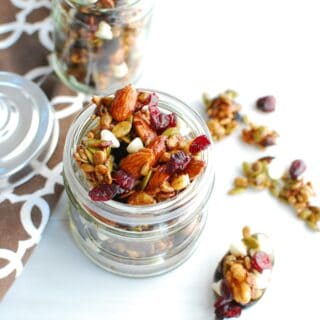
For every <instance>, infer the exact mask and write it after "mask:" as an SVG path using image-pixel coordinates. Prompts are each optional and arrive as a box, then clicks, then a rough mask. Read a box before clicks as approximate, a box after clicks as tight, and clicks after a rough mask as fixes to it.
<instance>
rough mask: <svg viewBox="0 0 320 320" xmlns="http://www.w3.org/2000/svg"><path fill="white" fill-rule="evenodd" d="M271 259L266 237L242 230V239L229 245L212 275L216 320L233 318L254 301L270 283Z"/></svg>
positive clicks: (272, 259)
mask: <svg viewBox="0 0 320 320" xmlns="http://www.w3.org/2000/svg"><path fill="white" fill-rule="evenodd" d="M273 263H274V257H273V252H272V248H271V246H270V243H269V240H268V238H267V237H266V236H265V235H263V234H251V233H250V229H249V228H248V227H244V228H243V239H242V240H241V241H240V242H236V243H232V244H231V246H230V249H229V251H228V253H227V254H226V255H225V256H224V257H223V259H222V261H221V262H220V264H219V266H218V268H217V270H216V272H215V276H214V283H213V285H212V288H213V290H214V292H215V294H216V295H217V301H216V303H215V308H216V309H215V313H216V317H217V319H224V318H231V317H236V316H239V315H240V314H241V311H242V309H243V308H246V307H247V306H249V305H251V304H252V303H253V302H256V301H258V300H259V299H260V298H261V297H262V295H263V293H264V292H265V290H266V289H267V286H268V284H269V281H270V277H271V269H272V267H273Z"/></svg>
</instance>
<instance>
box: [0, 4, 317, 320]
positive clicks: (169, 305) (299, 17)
mask: <svg viewBox="0 0 320 320" xmlns="http://www.w3.org/2000/svg"><path fill="white" fill-rule="evenodd" d="M317 4H318V3H317V1H307V0H305V1H290V2H289V1H279V0H277V1H276V0H268V1H253V0H252V1H246V0H243V1H239V0H232V1H231V0H223V1H222V0H217V1H211V0H206V1H205V0H199V1H197V2H196V3H191V2H185V1H184V2H182V1H178V0H176V1H169V0H161V1H158V6H157V9H156V12H155V16H154V24H153V30H152V31H153V32H152V37H151V41H150V42H151V50H150V52H149V58H148V64H147V68H146V71H145V74H144V76H143V78H142V79H141V81H140V82H139V84H138V85H139V86H141V87H151V88H152V87H153V88H157V89H159V90H164V91H167V92H168V93H172V94H173V95H176V96H177V97H179V98H181V99H182V100H184V101H186V102H188V103H189V104H192V105H194V106H195V108H199V109H200V108H201V103H200V99H199V98H200V97H201V94H202V92H203V91H204V90H207V91H209V92H210V93H212V94H216V93H218V92H220V91H222V90H225V89H227V88H231V89H235V90H237V91H238V92H239V93H240V97H239V101H240V102H241V103H242V105H243V109H244V111H245V112H248V113H249V112H250V114H251V115H252V116H251V118H253V120H256V121H257V122H259V123H265V124H269V125H270V126H272V127H273V128H275V129H277V130H278V131H279V133H280V135H281V137H280V139H279V143H278V146H277V147H276V148H274V149H273V150H272V151H270V153H272V154H277V155H279V157H280V159H282V160H284V162H290V160H293V159H296V158H303V159H305V160H306V162H307V165H308V175H309V176H311V178H312V180H313V181H314V184H315V186H316V187H317V189H319V188H318V187H319V186H320V169H319V163H320V154H319V152H317V151H318V144H319V143H318V137H319V135H318V133H317V128H318V127H319V124H318V123H319V120H318V115H319V112H318V109H319V108H320V106H319V104H320V102H319V97H318V95H319V94H318V86H319V75H320V64H319V61H320V60H319V57H320V45H319V43H320V37H319V30H320V20H319V10H318V6H317ZM183 5H184V6H183ZM264 94H274V95H275V96H276V97H277V100H278V103H277V111H276V112H275V113H274V114H270V115H261V114H258V113H257V112H255V111H254V108H253V102H254V101H255V99H256V98H257V97H259V96H261V95H264ZM214 152H215V155H216V158H215V159H216V173H217V174H216V185H215V190H214V194H213V199H212V202H211V203H210V214H209V219H208V223H207V226H206V229H205V232H204V234H203V236H202V242H201V244H200V246H199V249H198V250H197V252H196V253H195V254H194V255H193V256H192V257H191V258H190V260H188V261H187V262H186V263H185V264H184V265H183V266H181V267H180V268H178V269H176V270H175V271H173V272H171V273H168V274H166V275H164V276H161V277H157V278H152V279H144V280H133V279H127V278H121V277H118V276H114V275H111V274H109V273H106V272H104V271H102V270H100V269H99V268H98V267H96V266H95V265H93V264H92V263H91V262H90V261H89V260H88V259H87V258H86V257H84V256H83V255H82V253H81V252H80V251H79V250H78V248H77V247H76V246H75V244H74V241H73V239H72V238H71V236H70V234H69V231H68V227H67V220H66V214H65V200H62V201H61V203H60V205H59V207H58V209H57V210H56V211H57V212H56V213H55V214H54V215H53V217H52V218H51V220H50V222H49V224H48V227H47V230H46V231H45V233H44V236H43V239H42V241H41V242H40V245H39V247H38V248H37V249H36V251H35V253H34V255H33V256H32V258H31V260H30V262H29V263H28V264H27V266H26V268H25V270H24V272H23V274H22V275H21V277H20V278H19V279H18V280H17V282H16V284H15V285H14V286H13V287H12V289H11V290H10V291H9V293H8V295H7V296H6V298H5V300H4V301H3V303H2V304H1V305H0V319H1V320H20V319H23V320H29V319H30V320H31V319H32V320H40V319H41V320H43V319H46V320H50V319H55V320H56V319H59V320H73V319H76V320H82V319H86V320H87V319H94V320H100V319H108V320H109V319H112V320H117V319H128V318H130V319H139V320H145V319H183V320H198V319H199V320H203V319H212V318H213V309H212V303H213V297H212V294H211V278H212V274H213V271H214V268H215V265H216V263H217V262H218V261H219V259H220V257H221V256H222V254H223V253H224V252H225V250H227V249H228V247H229V243H230V241H231V240H234V239H237V238H238V237H239V236H240V232H241V227H242V226H243V225H244V224H249V225H250V226H251V228H252V229H253V230H254V231H261V232H264V233H267V234H269V236H270V237H271V238H272V239H273V242H274V244H275V250H276V265H275V269H274V274H273V280H272V284H271V286H270V288H269V289H268V291H267V293H266V295H265V296H264V298H263V299H262V300H261V301H260V302H259V304H257V305H256V306H254V307H252V308H251V309H250V310H247V311H246V312H244V313H243V315H242V319H248V320H251V319H252V320H253V319H254V320H256V319H259V320H269V319H273V318H276V319H280V318H282V319H308V318H309V319H316V318H318V313H319V312H318V300H319V299H318V287H319V285H320V280H319V277H318V270H319V269H320V258H319V257H320V255H319V249H318V248H319V241H320V240H319V234H317V233H312V232H311V231H309V230H308V229H307V228H306V227H305V226H304V224H303V223H302V222H301V221H299V220H297V219H296V218H295V217H294V214H293V212H292V211H291V210H289V209H287V208H286V207H285V206H284V205H281V204H279V203H278V202H277V201H275V200H274V199H272V198H271V197H270V196H269V195H268V194H266V193H264V192H262V193H255V194H253V193H247V194H244V195H241V196H235V197H228V196H227V195H226V192H227V190H228V189H229V188H230V186H231V181H232V179H233V177H234V176H235V175H236V174H238V173H239V168H240V164H241V162H242V161H243V160H254V159H256V158H258V157H261V156H262V155H263V154H268V152H267V153H261V152H260V151H257V150H255V149H252V148H251V147H249V146H244V145H243V144H241V143H240V142H239V138H238V134H236V135H234V136H233V137H231V138H228V139H226V140H225V141H223V142H221V143H219V144H218V145H216V146H215V150H214ZM319 205H320V202H319Z"/></svg>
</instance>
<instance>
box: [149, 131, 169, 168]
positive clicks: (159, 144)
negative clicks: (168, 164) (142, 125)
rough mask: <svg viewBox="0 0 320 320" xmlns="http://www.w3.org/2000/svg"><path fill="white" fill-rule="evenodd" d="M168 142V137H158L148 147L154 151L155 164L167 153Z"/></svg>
mask: <svg viewBox="0 0 320 320" xmlns="http://www.w3.org/2000/svg"><path fill="white" fill-rule="evenodd" d="M166 140H167V137H164V136H158V137H156V138H155V139H154V140H153V141H152V142H151V143H150V144H149V145H148V148H149V149H152V151H153V153H154V163H157V162H158V160H159V159H160V158H161V157H162V155H163V154H164V153H165V151H166ZM154 163H153V164H154Z"/></svg>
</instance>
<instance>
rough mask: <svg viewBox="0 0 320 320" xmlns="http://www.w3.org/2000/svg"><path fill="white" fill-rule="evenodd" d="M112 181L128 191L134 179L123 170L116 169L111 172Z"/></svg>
mask: <svg viewBox="0 0 320 320" xmlns="http://www.w3.org/2000/svg"><path fill="white" fill-rule="evenodd" d="M113 181H114V182H115V183H116V184H117V185H118V186H120V187H121V188H122V189H125V190H126V191H128V190H131V189H132V188H133V187H134V184H135V181H136V180H135V179H134V178H133V177H132V176H131V175H130V174H128V173H127V172H125V171H124V170H118V171H116V172H115V173H114V174H113Z"/></svg>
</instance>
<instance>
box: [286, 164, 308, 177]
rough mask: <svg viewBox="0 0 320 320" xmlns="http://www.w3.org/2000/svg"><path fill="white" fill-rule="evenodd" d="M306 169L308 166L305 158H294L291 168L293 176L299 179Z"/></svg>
mask: <svg viewBox="0 0 320 320" xmlns="http://www.w3.org/2000/svg"><path fill="white" fill-rule="evenodd" d="M306 169H307V166H306V164H305V162H304V161H303V160H294V161H293V162H292V163H291V166H290V169H289V173H290V176H291V178H292V179H297V178H298V177H299V176H300V175H301V174H302V173H303V172H304V171H305V170H306Z"/></svg>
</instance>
